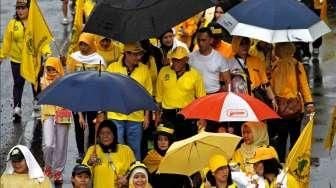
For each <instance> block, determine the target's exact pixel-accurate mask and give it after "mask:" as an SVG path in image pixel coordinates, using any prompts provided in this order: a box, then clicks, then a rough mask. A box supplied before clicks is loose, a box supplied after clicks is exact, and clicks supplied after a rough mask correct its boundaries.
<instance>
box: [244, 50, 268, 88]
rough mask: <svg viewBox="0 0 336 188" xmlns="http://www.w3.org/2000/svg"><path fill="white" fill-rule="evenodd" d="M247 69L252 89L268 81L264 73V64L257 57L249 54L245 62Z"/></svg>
mask: <svg viewBox="0 0 336 188" xmlns="http://www.w3.org/2000/svg"><path fill="white" fill-rule="evenodd" d="M246 66H247V69H248V71H249V74H250V79H251V82H252V87H251V88H252V89H254V88H256V87H258V86H260V85H261V84H267V83H269V81H268V78H267V75H266V66H265V63H264V62H262V61H261V60H260V59H259V58H257V57H254V56H249V57H248V58H247V63H246Z"/></svg>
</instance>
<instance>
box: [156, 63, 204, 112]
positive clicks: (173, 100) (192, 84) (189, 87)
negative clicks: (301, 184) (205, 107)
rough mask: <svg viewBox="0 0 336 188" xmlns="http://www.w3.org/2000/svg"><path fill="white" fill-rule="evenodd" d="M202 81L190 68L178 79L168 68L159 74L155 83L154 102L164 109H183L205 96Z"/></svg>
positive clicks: (164, 68)
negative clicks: (160, 104)
mask: <svg viewBox="0 0 336 188" xmlns="http://www.w3.org/2000/svg"><path fill="white" fill-rule="evenodd" d="M205 95H206V92H205V86H204V83H203V79H202V77H201V75H200V73H198V72H197V71H196V70H195V69H193V68H190V70H189V71H186V72H185V73H184V74H183V75H182V76H181V77H180V78H177V76H176V73H175V71H174V70H173V69H171V67H170V66H165V67H163V68H162V69H161V71H160V72H159V75H158V78H157V81H156V101H157V102H158V103H162V107H163V108H164V109H177V108H183V107H185V106H187V105H188V104H189V103H191V102H192V101H193V100H194V99H196V98H198V97H202V96H205Z"/></svg>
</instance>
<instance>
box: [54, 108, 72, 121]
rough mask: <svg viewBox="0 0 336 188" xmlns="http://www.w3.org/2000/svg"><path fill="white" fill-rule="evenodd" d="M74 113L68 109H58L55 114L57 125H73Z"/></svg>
mask: <svg viewBox="0 0 336 188" xmlns="http://www.w3.org/2000/svg"><path fill="white" fill-rule="evenodd" d="M71 118H72V112H71V111H70V110H68V109H64V108H61V109H58V110H56V113H55V123H57V124H71Z"/></svg>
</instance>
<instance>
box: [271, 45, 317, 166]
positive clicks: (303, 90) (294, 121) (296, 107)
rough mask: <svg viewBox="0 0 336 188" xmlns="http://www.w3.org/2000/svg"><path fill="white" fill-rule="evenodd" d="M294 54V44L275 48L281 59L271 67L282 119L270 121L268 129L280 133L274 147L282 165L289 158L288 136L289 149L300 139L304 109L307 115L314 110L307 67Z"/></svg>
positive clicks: (272, 133) (273, 86)
mask: <svg viewBox="0 0 336 188" xmlns="http://www.w3.org/2000/svg"><path fill="white" fill-rule="evenodd" d="M294 52H295V46H294V44H292V43H278V44H276V45H275V55H276V56H277V57H278V60H277V61H275V62H274V66H273V68H272V73H271V75H272V79H271V87H272V89H273V91H274V94H275V96H276V97H275V98H276V100H277V103H278V106H279V109H278V111H277V112H278V114H279V115H280V116H281V117H282V118H281V119H278V120H272V121H270V124H271V126H270V127H269V128H271V130H270V136H271V137H274V136H276V134H278V138H279V139H278V142H277V144H275V147H276V149H277V151H278V153H279V159H280V162H284V161H285V158H286V146H287V137H288V134H289V136H290V148H291V147H293V145H294V144H295V142H296V140H297V139H298V138H299V136H300V131H301V122H302V119H303V112H304V110H306V112H307V113H312V112H314V111H315V108H314V103H313V98H312V95H311V91H310V88H309V84H308V80H307V77H306V74H305V70H304V67H303V65H302V64H301V63H299V61H297V60H296V59H295V58H294V57H293V56H294ZM303 106H304V107H305V109H304V108H303ZM287 110H288V111H287ZM289 112H291V113H289ZM272 129H273V130H272Z"/></svg>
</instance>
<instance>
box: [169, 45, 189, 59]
mask: <svg viewBox="0 0 336 188" xmlns="http://www.w3.org/2000/svg"><path fill="white" fill-rule="evenodd" d="M188 55H189V52H188V50H187V49H185V48H184V47H181V46H178V47H176V48H175V49H174V50H173V51H172V52H170V53H169V54H168V57H169V58H171V59H182V58H185V57H188Z"/></svg>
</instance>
